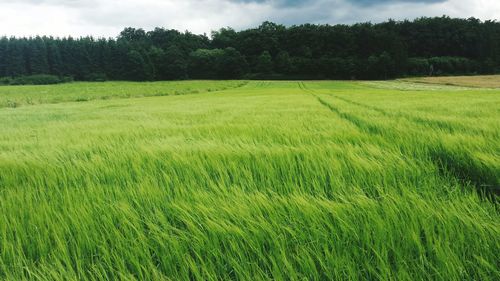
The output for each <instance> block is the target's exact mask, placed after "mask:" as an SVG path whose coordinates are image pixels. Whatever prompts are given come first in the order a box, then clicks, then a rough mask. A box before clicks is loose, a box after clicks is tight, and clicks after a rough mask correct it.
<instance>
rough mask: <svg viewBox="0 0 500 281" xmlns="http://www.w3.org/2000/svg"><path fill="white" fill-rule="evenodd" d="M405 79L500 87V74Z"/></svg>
mask: <svg viewBox="0 0 500 281" xmlns="http://www.w3.org/2000/svg"><path fill="white" fill-rule="evenodd" d="M403 80H406V81H410V82H418V83H428V84H445V85H452V86H453V85H455V86H465V87H478V88H497V89H500V75H482V76H448V77H424V78H411V79H403Z"/></svg>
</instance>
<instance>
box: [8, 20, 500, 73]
mask: <svg viewBox="0 0 500 281" xmlns="http://www.w3.org/2000/svg"><path fill="white" fill-rule="evenodd" d="M431 69H432V71H431ZM498 72H500V23H499V22H496V21H480V20H478V19H475V18H469V19H459V18H450V17H446V16H443V17H434V18H427V17H423V18H418V19H415V20H413V21H409V20H405V21H394V20H389V21H386V22H383V23H379V24H372V23H358V24H354V25H313V24H303V25H294V26H290V27H286V26H284V25H279V24H276V23H272V22H264V23H263V24H261V25H260V26H259V27H257V28H251V29H246V30H242V31H235V30H234V29H231V28H223V29H220V30H218V31H214V32H212V34H211V37H210V38H209V37H208V36H206V35H196V34H192V33H190V32H184V33H181V32H179V31H177V30H169V29H163V28H156V29H154V30H152V31H145V30H143V29H136V28H131V27H128V28H125V29H124V30H123V31H122V32H121V33H120V34H119V35H118V37H117V38H109V39H103V38H99V39H95V38H93V37H83V38H76V39H75V38H71V37H68V38H53V37H46V36H43V37H40V36H37V37H30V38H14V37H12V38H6V37H2V38H0V77H18V76H25V75H39V74H51V75H57V76H65V77H66V76H67V77H72V78H73V79H75V80H104V79H111V80H137V81H146V80H173V79H237V78H244V77H257V76H258V77H260V78H266V77H267V78H277V79H294V78H297V79H300V78H302V79H304V78H314V79H352V78H356V79H389V78H394V77H401V76H410V75H429V74H430V73H432V74H435V75H445V74H486V73H498Z"/></svg>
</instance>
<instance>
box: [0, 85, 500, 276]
mask: <svg viewBox="0 0 500 281" xmlns="http://www.w3.org/2000/svg"><path fill="white" fill-rule="evenodd" d="M183 83H187V82H183ZM196 83H198V84H196ZM196 83H194V84H193V86H191V88H192V89H193V90H194V89H195V88H196V87H199V88H200V90H199V93H198V94H196V95H176V96H168V97H148V98H134V99H113V100H101V99H96V100H91V101H88V102H85V103H79V102H73V103H68V102H66V103H58V104H40V105H36V106H22V107H18V108H15V109H13V108H0V120H2V122H0V132H1V133H0V279H6V280H23V279H25V280H71V279H78V280H134V279H140V280H269V279H276V280H359V279H363V280H422V279H423V280H498V279H499V278H500V272H499V269H498V252H500V238H499V237H500V220H499V212H498V205H497V204H498V203H497V201H496V198H497V197H496V196H497V195H495V194H496V190H497V188H498V186H499V175H500V172H499V171H500V159H499V155H500V141H499V139H500V138H499V137H498V136H499V131H500V127H499V121H498V120H500V119H499V117H500V116H499V111H498V108H499V107H498V106H499V103H500V96H499V94H500V93H499V92H498V91H492V90H471V89H465V90H460V91H457V90H456V89H454V88H447V87H443V88H439V89H432V90H431V89H428V88H426V89H415V88H414V86H411V87H400V86H397V87H393V85H391V84H390V83H385V82H384V83H378V84H377V83H375V84H373V83H357V82H305V83H303V82H300V83H297V82H259V81H257V82H250V83H248V84H246V85H244V86H243V85H240V86H242V87H238V88H232V89H229V88H228V89H226V90H225V91H219V92H210V93H208V92H206V91H204V90H203V89H207V88H211V87H213V86H210V85H209V84H210V83H218V82H196ZM204 83H207V84H204ZM234 83H235V85H238V84H239V83H241V82H238V81H236V82H234ZM395 83H397V84H398V85H399V84H401V83H404V82H395ZM117 85H120V84H117ZM74 86H75V87H76V85H74ZM81 86H82V87H85V84H82V85H81ZM166 86H168V84H166ZM52 87H60V86H52ZM109 87H110V88H109V89H108V92H109V93H111V92H113V87H111V85H110V86H109ZM123 87H126V86H125V85H123ZM142 87H146V88H147V87H148V85H147V84H146V85H143V86H142ZM165 91H169V89H165ZM204 92H205V93H204ZM1 97H2V94H1V93H0V99H1ZM47 100H51V98H50V97H49V98H47Z"/></svg>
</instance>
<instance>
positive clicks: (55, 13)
mask: <svg viewBox="0 0 500 281" xmlns="http://www.w3.org/2000/svg"><path fill="white" fill-rule="evenodd" d="M441 15H449V16H451V17H462V18H468V17H476V18H479V19H482V20H488V19H490V20H500V0H302V1H300V0H107V1H98V0H15V1H14V0H0V36H2V35H5V36H34V35H51V36H59V37H63V36H74V37H79V36H86V35H92V36H94V37H116V36H117V35H118V34H119V32H120V31H121V30H123V28H125V27H136V28H144V29H146V30H151V29H154V28H155V27H164V28H168V29H171V28H173V29H177V30H180V31H185V30H189V31H191V32H193V33H197V34H202V33H207V34H210V32H211V31H212V30H218V29H220V28H222V27H232V28H234V29H236V30H241V29H245V28H251V27H256V26H258V25H259V24H260V23H262V22H263V21H266V20H269V21H273V22H276V23H280V24H285V25H293V24H301V23H316V24H339V23H342V24H351V23H356V22H374V23H376V22H381V21H384V20H387V19H389V18H391V19H395V20H404V19H414V18H416V17H421V16H441Z"/></svg>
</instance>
